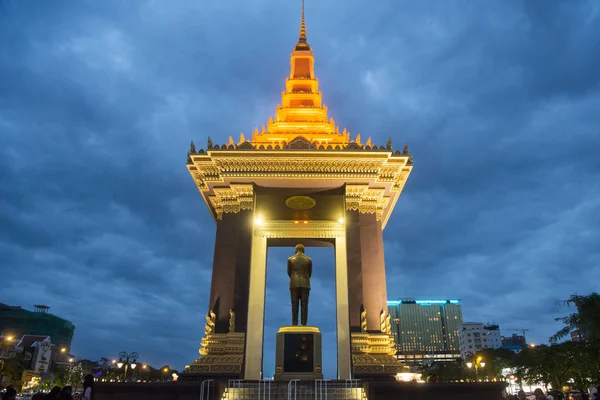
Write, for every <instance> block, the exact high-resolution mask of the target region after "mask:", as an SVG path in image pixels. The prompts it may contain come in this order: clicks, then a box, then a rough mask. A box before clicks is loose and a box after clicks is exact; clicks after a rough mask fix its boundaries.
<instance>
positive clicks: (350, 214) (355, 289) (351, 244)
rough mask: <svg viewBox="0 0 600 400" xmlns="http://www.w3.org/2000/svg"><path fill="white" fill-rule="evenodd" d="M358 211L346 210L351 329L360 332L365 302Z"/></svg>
mask: <svg viewBox="0 0 600 400" xmlns="http://www.w3.org/2000/svg"><path fill="white" fill-rule="evenodd" d="M358 215H359V214H358V211H346V244H347V251H346V254H347V263H348V307H349V312H350V331H351V332H360V313H361V306H362V303H363V295H362V292H363V285H362V268H361V256H360V224H359V221H358Z"/></svg>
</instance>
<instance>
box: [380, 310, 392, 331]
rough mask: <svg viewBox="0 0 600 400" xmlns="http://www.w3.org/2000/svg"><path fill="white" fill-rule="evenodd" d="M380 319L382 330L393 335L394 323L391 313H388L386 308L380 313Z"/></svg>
mask: <svg viewBox="0 0 600 400" xmlns="http://www.w3.org/2000/svg"><path fill="white" fill-rule="evenodd" d="M379 321H380V329H381V332H382V333H385V334H386V335H391V334H392V324H391V323H390V314H388V313H387V312H386V311H385V310H382V311H381V314H380V315H379Z"/></svg>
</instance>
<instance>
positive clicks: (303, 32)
mask: <svg viewBox="0 0 600 400" xmlns="http://www.w3.org/2000/svg"><path fill="white" fill-rule="evenodd" d="M298 42H299V43H306V22H305V21H304V0H302V22H301V23H300V38H299V39H298Z"/></svg>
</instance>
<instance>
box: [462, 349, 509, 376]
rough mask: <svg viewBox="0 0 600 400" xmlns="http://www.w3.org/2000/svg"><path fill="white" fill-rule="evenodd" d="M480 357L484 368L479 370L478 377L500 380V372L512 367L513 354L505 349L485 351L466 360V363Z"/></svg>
mask: <svg viewBox="0 0 600 400" xmlns="http://www.w3.org/2000/svg"><path fill="white" fill-rule="evenodd" d="M477 357H480V358H481V361H483V362H485V367H484V368H481V370H480V374H479V375H480V377H487V378H500V377H501V376H502V370H503V369H505V368H512V367H513V366H514V359H515V353H513V352H512V351H510V350H507V349H485V350H480V351H478V352H477V354H476V355H475V356H472V357H470V358H468V359H467V360H466V361H467V362H474V360H475V359H476V358H477Z"/></svg>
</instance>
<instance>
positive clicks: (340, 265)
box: [313, 236, 352, 379]
mask: <svg viewBox="0 0 600 400" xmlns="http://www.w3.org/2000/svg"><path fill="white" fill-rule="evenodd" d="M335 301H336V320H337V347H338V348H337V366H338V368H337V375H338V379H350V378H351V369H352V366H351V356H350V352H351V346H350V321H349V310H348V266H347V251H346V238H345V237H343V236H342V237H336V238H335ZM313 309H314V308H313Z"/></svg>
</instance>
